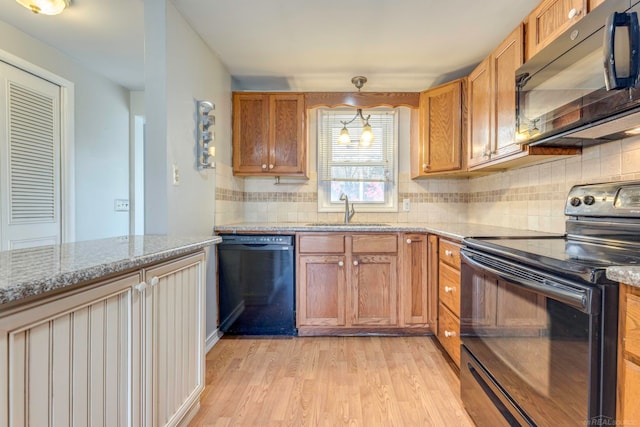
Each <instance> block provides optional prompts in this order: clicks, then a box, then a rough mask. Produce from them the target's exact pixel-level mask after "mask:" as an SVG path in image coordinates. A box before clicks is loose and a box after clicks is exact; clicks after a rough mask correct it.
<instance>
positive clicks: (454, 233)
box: [214, 221, 557, 241]
mask: <svg viewBox="0 0 640 427" xmlns="http://www.w3.org/2000/svg"><path fill="white" fill-rule="evenodd" d="M367 224H371V225H367ZM214 231H215V232H218V233H221V232H231V233H237V234H241V233H243V232H244V233H247V232H253V233H255V232H264V233H272V234H291V233H295V232H301V231H304V232H308V231H319V232H320V231H322V232H327V231H348V232H354V231H356V232H357V231H365V232H376V231H377V232H385V231H388V232H403V233H433V234H438V235H440V236H442V237H445V238H448V239H452V240H458V241H461V240H462V239H464V238H465V237H536V236H553V235H557V234H552V233H543V232H540V231H531V230H520V229H515V228H508V227H498V226H493V225H482V224H468V223H427V222H408V223H404V222H399V223H387V224H384V225H381V224H372V223H360V224H359V223H358V222H357V221H356V222H353V223H350V224H348V225H345V224H333V223H326V225H310V224H309V223H298V222H243V223H237V224H227V225H219V226H216V227H215V230H214Z"/></svg>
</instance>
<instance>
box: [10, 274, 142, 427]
mask: <svg viewBox="0 0 640 427" xmlns="http://www.w3.org/2000/svg"><path fill="white" fill-rule="evenodd" d="M138 283H140V276H139V275H137V274H133V275H130V276H127V277H124V278H121V279H117V280H113V281H110V282H105V283H104V284H99V285H97V286H95V287H93V288H92V289H90V290H87V291H83V292H78V293H76V294H74V295H70V296H67V297H62V298H60V299H57V300H51V301H49V302H45V303H42V304H37V305H34V306H32V307H30V308H26V309H25V310H23V311H20V312H17V313H15V314H12V315H9V316H8V317H4V318H2V319H1V324H2V327H1V329H2V330H1V331H0V366H2V369H3V371H2V372H0V380H1V381H0V382H1V383H2V384H3V386H2V387H1V388H0V425H2V426H8V425H12V426H14V425H15V426H22V425H32V426H46V425H122V426H124V425H138V421H139V418H138V416H139V400H138V399H137V398H133V396H134V395H135V393H136V392H137V391H139V390H138V387H139V384H138V383H139V381H138V378H139V368H140V365H139V360H137V359H136V357H138V356H139V354H140V353H139V352H138V351H132V343H136V342H139V341H140V334H139V322H140V318H139V315H138V314H139V311H138V307H139V306H140V304H139V299H140V297H141V295H139V293H138V292H137V291H134V290H133V286H135V285H137V284H138ZM5 369H6V370H5Z"/></svg>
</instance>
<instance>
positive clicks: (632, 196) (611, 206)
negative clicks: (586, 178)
mask: <svg viewBox="0 0 640 427" xmlns="http://www.w3.org/2000/svg"><path fill="white" fill-rule="evenodd" d="M564 213H565V214H566V215H570V216H592V217H631V218H640V181H627V182H610V183H604V184H589V185H577V186H575V187H573V188H572V189H571V190H570V191H569V195H568V196H567V202H566V206H565V211H564Z"/></svg>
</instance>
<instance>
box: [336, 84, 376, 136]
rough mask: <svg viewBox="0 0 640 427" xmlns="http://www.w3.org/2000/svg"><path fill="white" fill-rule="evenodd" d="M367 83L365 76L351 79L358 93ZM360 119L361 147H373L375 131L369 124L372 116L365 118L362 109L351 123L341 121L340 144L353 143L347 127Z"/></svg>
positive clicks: (359, 109)
mask: <svg viewBox="0 0 640 427" xmlns="http://www.w3.org/2000/svg"><path fill="white" fill-rule="evenodd" d="M366 82H367V78H366V77H364V76H355V77H354V78H352V79H351V83H353V84H354V85H355V87H356V88H357V89H358V92H360V89H362V86H364V84H365V83H366ZM358 117H360V120H361V122H362V134H361V135H360V146H361V147H368V146H370V145H371V143H372V142H373V130H372V129H371V125H370V124H369V118H370V117H371V115H368V116H367V117H364V116H363V115H362V109H361V108H358V109H357V111H356V115H355V117H354V118H353V119H351V120H349V121H346V120H345V121H342V120H341V121H340V123H342V130H341V131H340V136H339V137H338V144H345V145H348V144H350V143H351V136H349V129H347V125H349V124H351V123H353V122H354V120H355V119H357V118H358Z"/></svg>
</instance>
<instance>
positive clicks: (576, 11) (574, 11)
mask: <svg viewBox="0 0 640 427" xmlns="http://www.w3.org/2000/svg"><path fill="white" fill-rule="evenodd" d="M580 12H582V11H581V10H580V9H575V8H573V9H571V10H570V11H569V19H573V18H575V17H576V16H578V15H580Z"/></svg>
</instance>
